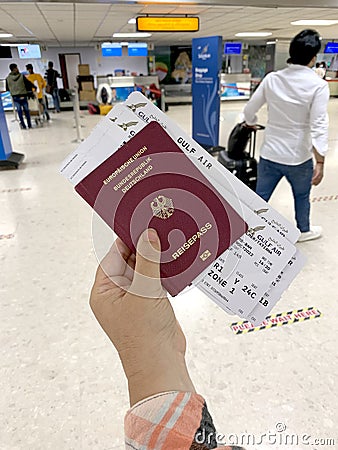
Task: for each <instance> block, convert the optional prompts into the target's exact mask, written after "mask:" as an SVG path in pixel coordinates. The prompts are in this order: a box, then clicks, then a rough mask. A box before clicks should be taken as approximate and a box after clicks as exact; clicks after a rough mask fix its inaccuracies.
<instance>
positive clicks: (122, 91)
mask: <svg viewBox="0 0 338 450" xmlns="http://www.w3.org/2000/svg"><path fill="white" fill-rule="evenodd" d="M96 85H97V90H98V93H99V92H100V89H101V88H102V87H103V86H104V87H105V88H106V89H107V88H110V89H111V93H112V100H111V103H119V102H123V101H125V100H126V98H127V97H128V95H129V94H131V93H132V92H133V91H135V89H137V90H140V91H142V90H146V89H147V88H149V87H150V86H151V85H155V86H156V88H158V89H159V87H160V85H159V82H158V77H157V75H149V76H135V77H129V76H124V77H113V76H105V75H98V76H97V77H96Z"/></svg>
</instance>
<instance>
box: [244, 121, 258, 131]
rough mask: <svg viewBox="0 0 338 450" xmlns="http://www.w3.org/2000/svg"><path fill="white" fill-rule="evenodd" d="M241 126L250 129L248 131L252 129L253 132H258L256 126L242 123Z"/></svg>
mask: <svg viewBox="0 0 338 450" xmlns="http://www.w3.org/2000/svg"><path fill="white" fill-rule="evenodd" d="M243 126H245V128H250V129H252V130H254V131H257V130H258V127H257V125H248V124H247V123H246V122H244V123H243Z"/></svg>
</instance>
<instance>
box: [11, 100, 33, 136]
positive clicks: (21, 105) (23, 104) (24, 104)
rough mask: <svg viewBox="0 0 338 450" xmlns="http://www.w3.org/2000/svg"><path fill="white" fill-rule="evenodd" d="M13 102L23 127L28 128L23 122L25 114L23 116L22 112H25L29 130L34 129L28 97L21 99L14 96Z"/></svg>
mask: <svg viewBox="0 0 338 450" xmlns="http://www.w3.org/2000/svg"><path fill="white" fill-rule="evenodd" d="M13 101H14V105H15V107H16V110H17V112H18V116H19V120H20V124H21V127H22V128H26V124H25V122H24V120H23V114H22V110H23V111H24V113H25V116H26V120H27V125H28V128H32V122H31V115H30V114H29V109H28V100H27V97H20V96H18V95H14V96H13Z"/></svg>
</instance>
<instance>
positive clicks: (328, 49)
mask: <svg viewBox="0 0 338 450" xmlns="http://www.w3.org/2000/svg"><path fill="white" fill-rule="evenodd" d="M324 53H338V42H328V43H327V44H326V46H325V50H324Z"/></svg>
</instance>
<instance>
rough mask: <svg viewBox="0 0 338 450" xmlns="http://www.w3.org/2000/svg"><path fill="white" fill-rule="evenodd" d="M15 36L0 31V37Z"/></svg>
mask: <svg viewBox="0 0 338 450" xmlns="http://www.w3.org/2000/svg"><path fill="white" fill-rule="evenodd" d="M9 37H13V35H12V34H11V33H0V38H9Z"/></svg>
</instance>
